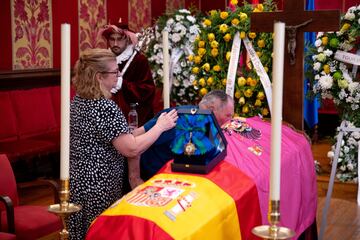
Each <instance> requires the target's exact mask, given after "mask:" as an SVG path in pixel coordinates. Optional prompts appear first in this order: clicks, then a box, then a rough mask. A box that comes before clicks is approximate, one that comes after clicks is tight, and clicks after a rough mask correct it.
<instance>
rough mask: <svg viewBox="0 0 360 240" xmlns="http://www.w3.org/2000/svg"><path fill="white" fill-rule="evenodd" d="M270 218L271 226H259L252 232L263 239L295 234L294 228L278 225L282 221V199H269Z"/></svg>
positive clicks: (286, 236) (280, 237) (284, 237)
mask: <svg viewBox="0 0 360 240" xmlns="http://www.w3.org/2000/svg"><path fill="white" fill-rule="evenodd" d="M268 220H269V223H270V226H268V225H262V226H257V227H255V228H253V229H252V231H251V232H252V233H253V234H255V235H256V236H258V237H261V238H263V239H289V238H292V237H293V236H295V232H294V231H293V230H291V229H289V228H286V227H280V226H278V224H279V222H280V200H270V201H269V213H268Z"/></svg>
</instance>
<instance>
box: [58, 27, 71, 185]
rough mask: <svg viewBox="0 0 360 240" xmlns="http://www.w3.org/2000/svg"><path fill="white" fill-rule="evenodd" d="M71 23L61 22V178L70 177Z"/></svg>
mask: <svg viewBox="0 0 360 240" xmlns="http://www.w3.org/2000/svg"><path fill="white" fill-rule="evenodd" d="M70 75H71V73H70V24H66V23H65V24H61V133H60V138H61V144H60V179H61V180H66V179H69V156H70Z"/></svg>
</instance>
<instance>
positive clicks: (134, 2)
mask: <svg viewBox="0 0 360 240" xmlns="http://www.w3.org/2000/svg"><path fill="white" fill-rule="evenodd" d="M128 24H129V28H130V29H131V30H132V31H135V32H138V31H140V30H141V28H146V27H149V26H150V25H151V1H150V0H130V1H129V23H128Z"/></svg>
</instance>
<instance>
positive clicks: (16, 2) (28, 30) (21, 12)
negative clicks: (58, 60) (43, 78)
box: [11, 0, 53, 70]
mask: <svg viewBox="0 0 360 240" xmlns="http://www.w3.org/2000/svg"><path fill="white" fill-rule="evenodd" d="M51 15H52V13H51V0H11V35H12V55H13V56H12V59H13V60H12V68H13V70H18V69H38V68H52V66H53V63H52V55H53V54H52V24H51V21H52V16H51Z"/></svg>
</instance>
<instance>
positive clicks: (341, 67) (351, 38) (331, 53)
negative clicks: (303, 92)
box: [308, 5, 360, 182]
mask: <svg viewBox="0 0 360 240" xmlns="http://www.w3.org/2000/svg"><path fill="white" fill-rule="evenodd" d="M359 45H360V5H358V6H353V7H350V8H349V9H348V10H347V12H346V14H345V15H344V16H342V17H341V28H340V31H338V32H327V33H323V32H320V33H318V35H317V39H316V41H315V47H316V48H315V49H312V58H311V59H310V64H311V66H313V68H312V69H311V70H310V74H309V73H308V76H309V77H310V83H311V84H312V90H313V91H312V95H313V96H314V95H317V96H319V97H321V98H329V99H333V101H334V103H335V106H336V107H337V108H338V110H339V114H340V118H341V120H345V121H346V125H347V127H360V111H359V104H360V83H359V73H353V69H352V68H353V66H352V64H348V63H344V62H342V61H339V60H337V59H336V58H335V54H336V52H337V51H339V50H340V51H343V52H346V53H351V54H356V55H360V48H359ZM311 76H312V78H311ZM335 137H336V136H335ZM359 140H360V133H358V132H352V133H351V132H345V133H344V137H343V142H342V144H341V149H340V155H339V158H338V166H337V175H336V176H337V178H338V179H340V180H341V181H355V182H357V181H358V176H357V168H358V164H357V154H358V141H359ZM334 151H335V145H334V146H332V151H330V152H329V156H330V157H332V156H333V155H334Z"/></svg>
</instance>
